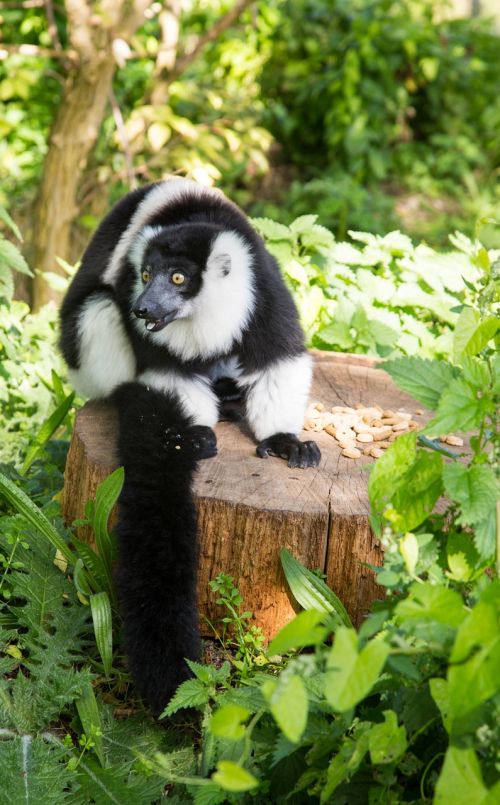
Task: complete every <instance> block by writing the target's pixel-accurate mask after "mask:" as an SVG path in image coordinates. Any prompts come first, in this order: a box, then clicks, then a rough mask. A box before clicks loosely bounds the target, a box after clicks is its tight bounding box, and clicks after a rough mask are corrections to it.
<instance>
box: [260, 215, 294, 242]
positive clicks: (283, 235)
mask: <svg viewBox="0 0 500 805" xmlns="http://www.w3.org/2000/svg"><path fill="white" fill-rule="evenodd" d="M252 224H253V225H254V226H255V229H256V230H257V232H258V233H259V234H260V235H263V237H264V238H266V239H267V240H271V241H273V240H290V237H291V236H292V233H291V231H290V229H289V228H288V227H287V226H283V224H279V223H277V221H272V220H271V219H270V218H252Z"/></svg>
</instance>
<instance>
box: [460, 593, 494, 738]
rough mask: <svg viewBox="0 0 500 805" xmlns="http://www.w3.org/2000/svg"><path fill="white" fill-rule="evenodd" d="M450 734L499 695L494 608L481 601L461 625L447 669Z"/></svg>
mask: <svg viewBox="0 0 500 805" xmlns="http://www.w3.org/2000/svg"><path fill="white" fill-rule="evenodd" d="M448 692H449V712H450V719H451V730H452V732H454V731H456V729H460V726H461V723H462V721H461V720H463V718H464V717H466V716H467V715H468V714H470V713H472V712H473V711H474V710H476V709H477V708H478V707H479V706H480V705H482V704H483V703H484V702H485V701H487V700H488V699H490V698H492V697H493V696H495V695H497V694H498V693H500V628H499V624H498V612H497V607H496V606H495V605H493V604H491V603H487V602H484V601H480V602H479V603H478V604H476V606H475V607H474V609H473V610H472V612H471V613H470V614H469V615H468V617H467V618H466V620H465V621H464V622H463V623H462V625H461V626H460V628H459V630H458V632H457V635H456V638H455V643H454V646H453V650H452V653H451V657H450V668H449V670H448Z"/></svg>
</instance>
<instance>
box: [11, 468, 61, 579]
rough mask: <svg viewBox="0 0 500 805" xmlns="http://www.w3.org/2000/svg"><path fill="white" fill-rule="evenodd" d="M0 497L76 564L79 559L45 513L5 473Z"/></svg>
mask: <svg viewBox="0 0 500 805" xmlns="http://www.w3.org/2000/svg"><path fill="white" fill-rule="evenodd" d="M0 495H2V497H4V498H5V500H6V501H7V502H8V503H9V504H10V505H11V506H12V507H13V508H14V509H15V510H16V511H17V512H19V514H21V515H22V516H23V517H24V519H25V520H26V521H27V522H28V523H29V524H30V525H31V526H33V528H35V529H36V530H37V531H39V532H40V533H41V534H42V535H43V536H44V537H45V539H46V540H47V541H48V542H49V543H50V544H51V545H52V546H53V547H54V548H56V549H57V550H58V551H59V552H60V553H62V555H63V556H64V557H65V558H66V559H67V560H68V562H70V563H71V564H72V565H74V564H75V562H76V559H77V557H76V556H75V555H74V553H73V551H72V550H71V548H69V547H68V545H67V544H66V543H65V542H64V540H63V539H62V537H61V536H60V535H59V533H58V532H57V531H56V529H55V528H54V526H53V525H52V523H50V522H49V521H48V520H47V518H46V517H45V515H44V514H43V512H42V511H41V510H40V509H39V508H38V506H36V505H35V504H34V503H33V501H32V500H31V499H30V498H29V497H28V495H26V493H25V492H23V490H22V489H19V487H17V486H16V485H15V484H14V483H12V481H11V480H9V478H7V477H6V476H5V475H3V473H0Z"/></svg>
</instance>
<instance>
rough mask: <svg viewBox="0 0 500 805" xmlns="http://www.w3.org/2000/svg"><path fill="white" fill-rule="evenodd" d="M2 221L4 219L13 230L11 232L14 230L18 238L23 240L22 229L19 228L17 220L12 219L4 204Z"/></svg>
mask: <svg viewBox="0 0 500 805" xmlns="http://www.w3.org/2000/svg"><path fill="white" fill-rule="evenodd" d="M0 221H3V222H4V224H5V225H6V226H8V228H9V229H10V230H11V232H13V234H14V235H15V236H16V238H17V239H18V240H20V241H21V242H22V240H23V236H22V235H21V230H20V229H19V227H18V225H17V224H16V222H15V221H13V220H12V218H11V217H10V215H9V213H8V212H7V210H6V209H5V207H2V205H0Z"/></svg>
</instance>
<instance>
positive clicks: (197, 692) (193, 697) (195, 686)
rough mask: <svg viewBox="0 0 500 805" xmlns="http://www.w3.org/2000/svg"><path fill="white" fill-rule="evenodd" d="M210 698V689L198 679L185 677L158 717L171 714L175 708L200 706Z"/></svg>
mask: <svg viewBox="0 0 500 805" xmlns="http://www.w3.org/2000/svg"><path fill="white" fill-rule="evenodd" d="M209 698H210V690H209V689H208V688H207V686H206V685H204V684H203V682H200V680H199V679H187V680H186V681H185V682H183V683H182V684H181V685H179V687H178V688H177V690H176V691H175V693H174V695H173V696H172V698H171V699H170V701H169V703H168V705H167V707H166V708H165V710H164V711H163V713H162V714H161V716H160V718H166V717H167V716H171V715H173V713H176V712H177V710H183V709H185V708H187V707H201V706H202V705H204V704H206V703H207V702H208V700H209Z"/></svg>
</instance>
